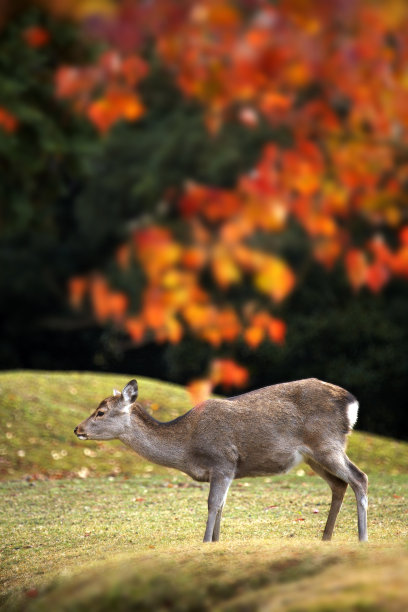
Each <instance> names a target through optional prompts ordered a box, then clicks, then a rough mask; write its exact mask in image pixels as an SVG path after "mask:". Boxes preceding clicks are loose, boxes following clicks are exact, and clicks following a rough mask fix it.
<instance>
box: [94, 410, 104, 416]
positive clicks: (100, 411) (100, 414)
mask: <svg viewBox="0 0 408 612" xmlns="http://www.w3.org/2000/svg"><path fill="white" fill-rule="evenodd" d="M104 414H105V413H104V412H102V410H98V412H97V413H96V416H103V415H104Z"/></svg>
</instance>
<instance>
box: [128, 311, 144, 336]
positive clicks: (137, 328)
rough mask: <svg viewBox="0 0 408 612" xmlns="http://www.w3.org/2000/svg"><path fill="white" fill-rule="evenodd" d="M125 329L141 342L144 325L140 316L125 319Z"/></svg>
mask: <svg viewBox="0 0 408 612" xmlns="http://www.w3.org/2000/svg"><path fill="white" fill-rule="evenodd" d="M125 329H126V331H127V333H128V334H129V336H130V337H131V338H132V340H134V341H135V342H141V340H143V336H144V325H143V322H142V320H141V319H140V318H139V317H129V318H128V319H126V320H125Z"/></svg>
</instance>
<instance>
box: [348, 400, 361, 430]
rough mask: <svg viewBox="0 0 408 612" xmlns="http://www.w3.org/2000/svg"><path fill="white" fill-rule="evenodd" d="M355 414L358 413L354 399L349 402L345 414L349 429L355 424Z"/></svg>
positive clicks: (356, 402)
mask: <svg viewBox="0 0 408 612" xmlns="http://www.w3.org/2000/svg"><path fill="white" fill-rule="evenodd" d="M357 415H358V401H357V400H355V401H354V402H351V404H349V405H348V406H347V416H348V420H349V427H350V429H353V427H354V425H355V424H356V421H357Z"/></svg>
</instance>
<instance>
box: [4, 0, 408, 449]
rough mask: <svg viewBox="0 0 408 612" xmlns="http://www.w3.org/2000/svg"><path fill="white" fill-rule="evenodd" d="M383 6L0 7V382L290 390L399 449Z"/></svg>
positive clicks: (390, 74) (393, 116)
mask: <svg viewBox="0 0 408 612" xmlns="http://www.w3.org/2000/svg"><path fill="white" fill-rule="evenodd" d="M407 28H408V8H407V6H406V4H405V2H404V0H401V1H399V0H392V2H390V3H384V2H375V1H374V0H332V1H331V2H325V1H323V0H314V1H312V0H285V1H283V0H282V1H279V0H276V1H275V2H272V1H271V2H268V1H266V0H236V1H233V0H229V1H226V0H219V1H215V0H202V1H201V2H192V1H182V0H116V1H114V0H48V1H47V0H43V1H40V0H38V1H34V0H31V1H29V0H26V1H23V0H1V1H0V172H1V175H0V206H1V211H0V228H1V229H0V231H1V235H0V270H1V273H0V292H1V293H0V295H1V302H0V321H1V322H0V327H1V330H0V337H1V343H0V368H1V369H3V370H12V369H40V370H41V369H45V370H93V371H109V372H127V373H129V374H132V375H146V376H151V377H155V378H159V379H162V380H168V381H174V382H177V383H181V384H188V385H189V389H190V391H191V395H192V398H193V399H194V400H199V399H200V398H203V397H205V395H206V394H208V393H209V392H211V391H212V390H214V391H216V392H220V393H231V394H236V393H238V392H239V390H246V389H251V388H255V387H260V386H263V385H268V384H273V383H276V382H282V381H288V380H294V379H297V378H302V377H308V376H314V377H318V378H322V379H324V380H327V381H330V382H333V383H337V384H340V385H342V386H344V387H346V388H347V389H349V390H350V391H351V392H353V393H354V394H355V395H356V396H357V397H358V398H359V400H360V405H361V407H362V409H361V412H360V417H359V423H358V425H359V428H361V429H364V430H367V431H371V432H376V433H380V434H384V435H391V436H394V437H397V438H401V439H408V419H407V410H406V397H407V395H408V359H407V348H408V321H407V312H408V283H407V280H408V214H407V213H408V40H407V36H406V32H407V31H408V30H407Z"/></svg>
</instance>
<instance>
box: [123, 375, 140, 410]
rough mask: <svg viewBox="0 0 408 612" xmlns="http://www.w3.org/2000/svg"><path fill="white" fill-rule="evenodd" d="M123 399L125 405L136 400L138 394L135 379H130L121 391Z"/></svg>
mask: <svg viewBox="0 0 408 612" xmlns="http://www.w3.org/2000/svg"><path fill="white" fill-rule="evenodd" d="M122 396H123V399H124V400H125V403H126V404H127V405H129V404H133V402H135V401H136V399H137V396H138V387H137V382H136V380H134V379H133V380H131V381H130V382H128V384H127V385H126V387H125V388H124V389H123V391H122Z"/></svg>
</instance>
